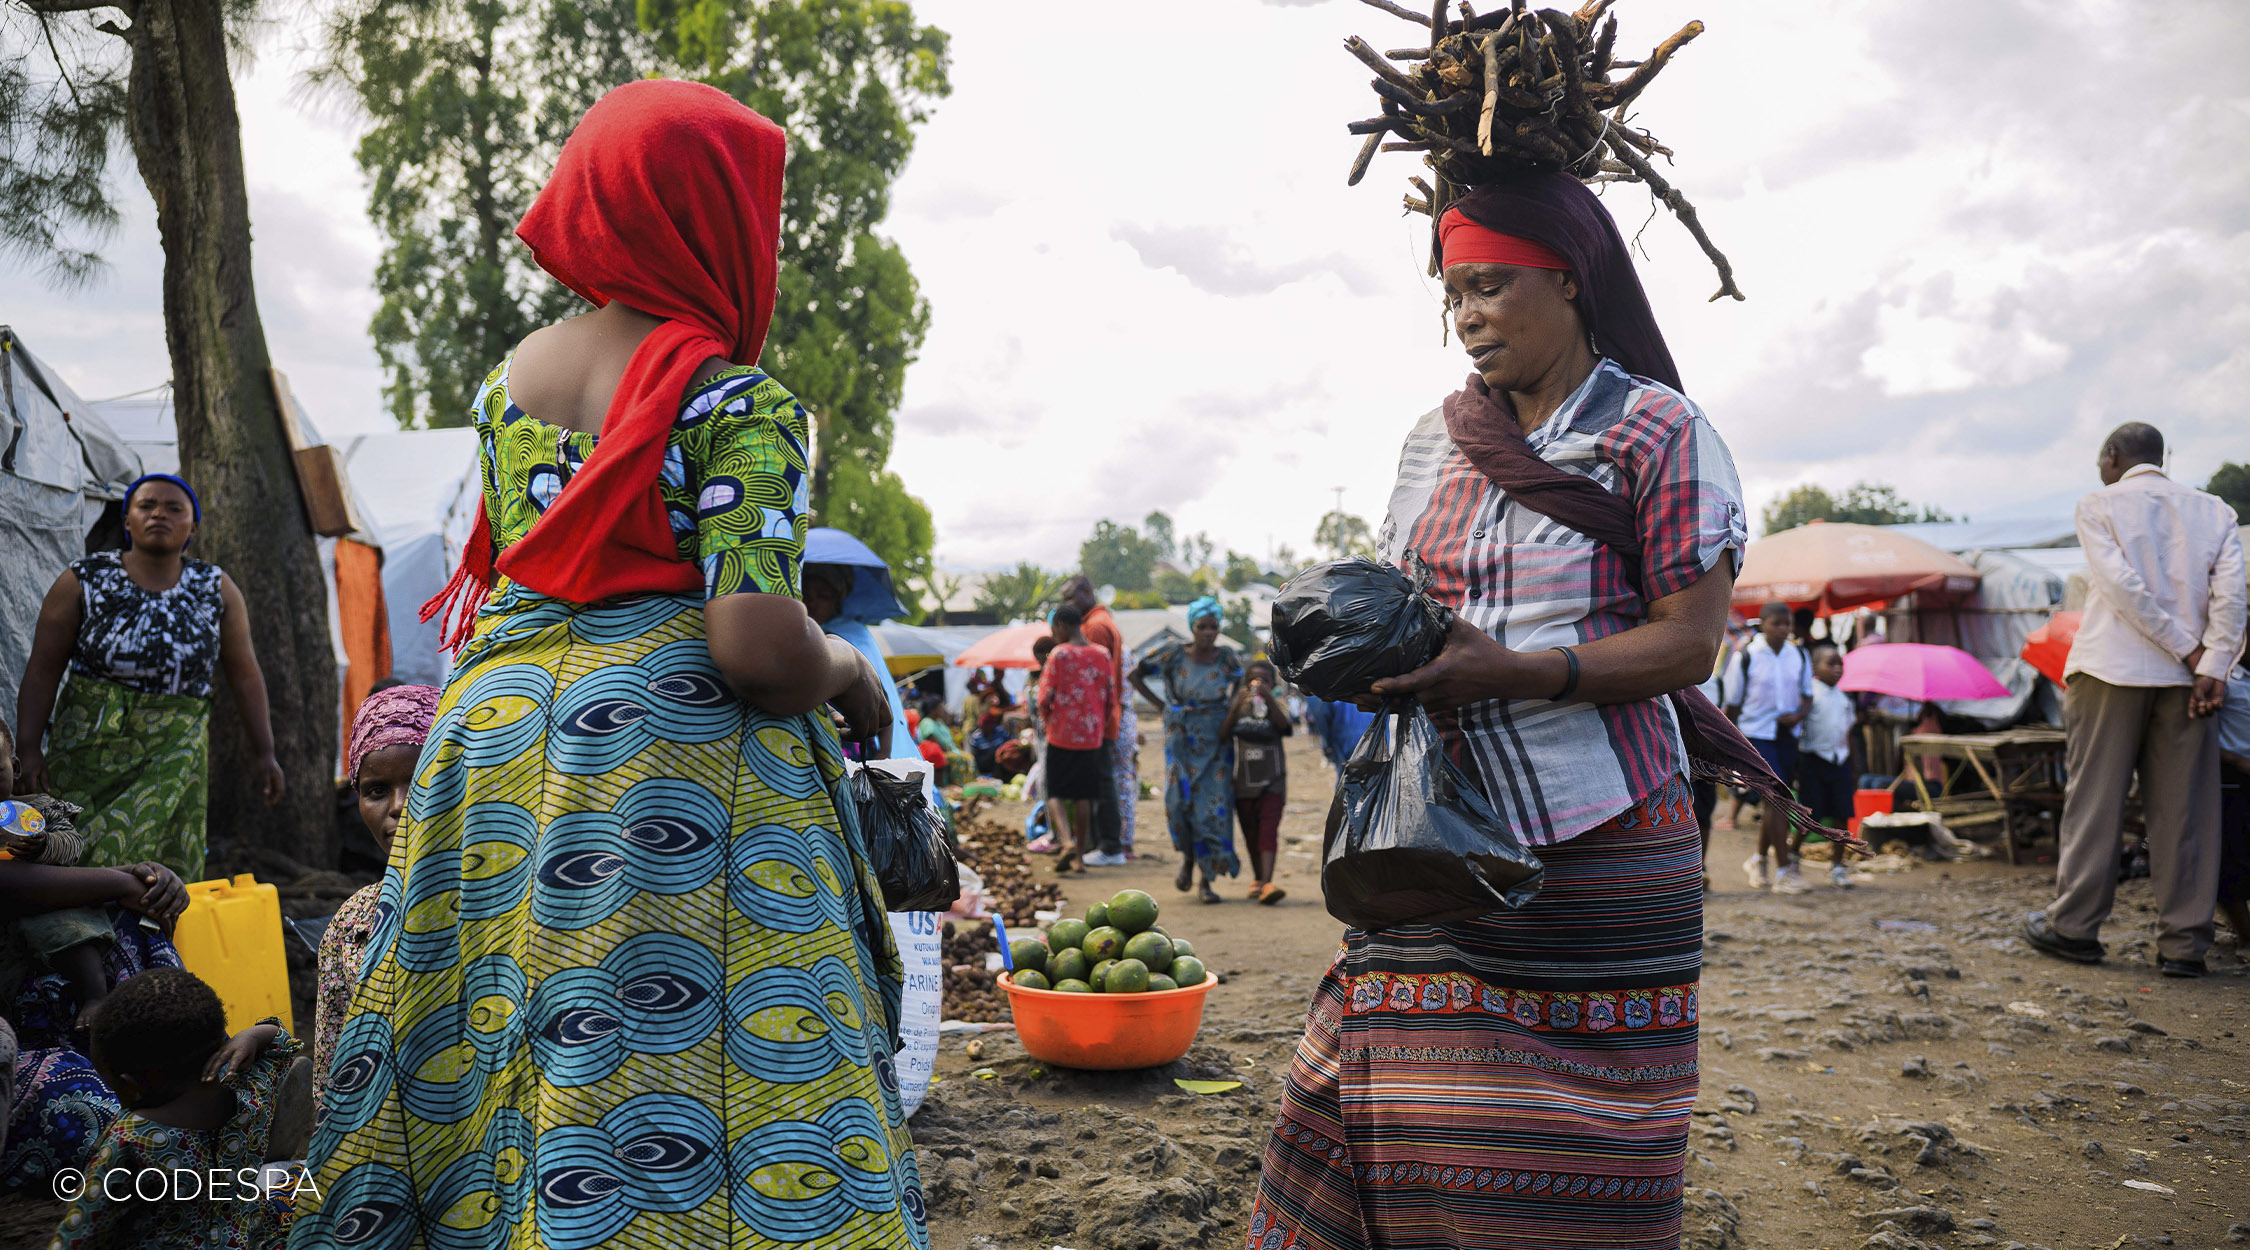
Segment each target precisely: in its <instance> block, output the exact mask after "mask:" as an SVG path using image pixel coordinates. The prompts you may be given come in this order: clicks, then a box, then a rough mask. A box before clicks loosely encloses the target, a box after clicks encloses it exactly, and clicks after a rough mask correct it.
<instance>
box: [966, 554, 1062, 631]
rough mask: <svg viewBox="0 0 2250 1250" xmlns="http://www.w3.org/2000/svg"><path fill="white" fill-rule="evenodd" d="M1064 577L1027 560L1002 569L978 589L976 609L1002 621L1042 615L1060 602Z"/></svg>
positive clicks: (1029, 618) (1026, 619)
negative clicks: (1005, 570) (1010, 567)
mask: <svg viewBox="0 0 2250 1250" xmlns="http://www.w3.org/2000/svg"><path fill="white" fill-rule="evenodd" d="M1062 584H1063V579H1062V578H1061V577H1060V576H1058V575H1056V574H1054V573H1050V572H1048V571H1047V570H1045V569H1043V568H1040V567H1039V566H1038V565H1036V564H1033V563H1031V562H1030V561H1028V560H1027V561H1024V562H1023V563H1020V564H1018V565H1016V567H1014V568H1012V569H1010V570H1008V571H1007V572H1005V573H993V574H991V575H989V576H987V577H986V578H985V579H984V585H983V586H982V587H980V588H979V589H978V591H977V611H979V612H990V613H992V614H993V615H994V616H996V617H998V618H999V619H1000V620H1002V621H1003V622H1005V621H1029V620H1038V619H1040V618H1042V617H1044V616H1045V615H1046V614H1047V612H1048V611H1049V610H1050V609H1052V608H1053V607H1054V606H1055V605H1056V604H1058V603H1060V602H1062Z"/></svg>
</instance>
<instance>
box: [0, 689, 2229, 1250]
mask: <svg viewBox="0 0 2250 1250" xmlns="http://www.w3.org/2000/svg"><path fill="white" fill-rule="evenodd" d="M1153 729H1154V726H1153V725H1149V726H1147V727H1146V731H1148V732H1153ZM1162 761H1163V755H1162V748H1161V745H1160V744H1159V743H1157V742H1154V741H1152V742H1150V743H1149V744H1148V746H1147V749H1146V750H1145V751H1144V754H1143V760H1142V776H1143V778H1144V779H1148V780H1151V781H1155V780H1157V779H1158V778H1160V776H1161V772H1162V768H1163V762H1162ZM1290 770H1291V779H1292V794H1291V803H1290V806H1289V811H1288V817H1287V820H1286V822H1285V823H1284V825H1283V836H1284V838H1285V844H1284V854H1283V856H1282V860H1281V869H1280V874H1279V879H1280V882H1281V884H1283V885H1284V886H1286V887H1287V888H1288V890H1289V891H1290V896H1289V898H1288V899H1287V901H1285V902H1283V903H1281V904H1279V905H1278V906H1274V907H1261V906H1257V905H1255V904H1252V903H1249V902H1246V901H1244V900H1243V898H1242V897H1241V896H1242V892H1243V887H1244V884H1245V883H1246V882H1232V883H1229V884H1228V886H1227V888H1226V889H1225V890H1224V891H1223V892H1224V893H1225V894H1226V895H1227V896H1228V899H1227V901H1226V902H1225V903H1223V904H1221V905H1219V906H1204V905H1202V904H1199V903H1196V902H1193V901H1192V900H1191V899H1190V898H1189V896H1186V895H1182V894H1178V893H1175V892H1174V891H1173V889H1172V885H1171V874H1172V871H1173V869H1174V868H1175V867H1176V866H1177V861H1176V860H1175V859H1173V858H1172V854H1171V848H1170V847H1169V845H1168V839H1167V838H1166V836H1165V833H1164V807H1163V803H1162V802H1161V801H1160V800H1150V801H1147V802H1143V803H1142V804H1141V805H1140V809H1139V814H1138V820H1139V827H1140V831H1141V833H1140V839H1139V841H1140V846H1141V847H1143V848H1145V849H1147V850H1148V851H1150V852H1151V853H1152V854H1151V855H1150V857H1149V858H1148V859H1145V860H1143V861H1140V862H1137V863H1134V864H1131V865H1128V866H1126V867H1123V868H1109V869H1095V870H1093V871H1092V872H1091V873H1090V874H1089V875H1087V876H1085V877H1079V878H1072V879H1070V880H1069V882H1068V884H1067V885H1066V887H1065V888H1066V891H1067V893H1068V895H1069V903H1068V905H1067V908H1068V911H1069V912H1070V914H1074V915H1075V914H1079V913H1080V912H1082V911H1083V909H1084V907H1085V905H1086V904H1087V903H1089V902H1092V901H1095V900H1097V899H1105V898H1107V897H1109V895H1110V894H1112V893H1114V892H1115V891H1117V890H1120V889H1124V888H1126V887H1128V886H1130V887H1137V888H1140V889H1145V890H1147V891H1149V892H1150V893H1151V894H1154V895H1155V896H1156V897H1157V898H1158V900H1159V901H1160V902H1161V903H1162V905H1163V907H1164V914H1163V923H1164V925H1165V927H1166V928H1167V929H1168V930H1169V931H1170V932H1172V933H1173V934H1174V935H1176V936H1180V937H1187V938H1190V939H1192V940H1193V941H1194V942H1195V943H1196V946H1197V948H1198V950H1199V952H1200V953H1201V954H1202V955H1203V957H1204V958H1205V960H1206V962H1207V963H1209V964H1210V966H1211V967H1212V968H1213V969H1215V970H1217V971H1218V972H1219V973H1220V974H1221V975H1222V976H1223V977H1224V983H1223V984H1221V985H1219V986H1218V987H1217V988H1215V989H1214V990H1213V991H1212V992H1211V995H1210V998H1209V1001H1208V1005H1207V1009H1206V1012H1205V1015H1204V1020H1203V1028H1202V1033H1201V1035H1200V1036H1199V1037H1198V1039H1197V1045H1196V1047H1195V1048H1194V1049H1193V1050H1191V1051H1190V1052H1189V1053H1188V1055H1187V1057H1186V1058H1184V1059H1183V1060H1181V1061H1180V1062H1179V1063H1176V1064H1173V1065H1171V1066H1170V1067H1168V1068H1163V1069H1157V1070H1153V1071H1147V1072H1133V1073H1086V1072H1072V1071H1064V1070H1057V1069H1052V1068H1049V1067H1047V1066H1046V1065H1044V1064H1040V1063H1037V1062H1035V1061H1033V1060H1031V1059H1029V1058H1028V1057H1026V1056H1025V1055H1024V1054H1023V1052H1022V1050H1021V1048H1020V1047H1018V1046H1017V1045H1016V1043H1015V1041H1014V1036H1013V1034H1011V1033H988V1034H983V1035H981V1036H980V1037H977V1038H974V1039H971V1038H966V1037H962V1036H959V1035H952V1036H948V1038H947V1039H946V1041H945V1043H944V1047H943V1052H942V1054H941V1055H940V1058H939V1062H938V1073H939V1081H938V1084H937V1085H936V1086H935V1087H934V1088H933V1089H932V1090H931V1091H930V1097H929V1101H928V1102H927V1104H925V1106H924V1107H923V1109H922V1110H921V1112H920V1113H919V1114H918V1115H916V1116H915V1118H914V1120H913V1124H912V1127H913V1132H914V1138H915V1142H916V1144H917V1147H918V1149H919V1155H920V1162H921V1169H922V1177H923V1181H924V1185H925V1188H926V1191H927V1195H928V1199H929V1204H930V1222H931V1229H932V1240H933V1244H934V1246H935V1247H936V1250H1051V1248H1052V1247H1056V1246H1061V1247H1067V1248H1069V1250H1191V1248H1200V1247H1235V1246H1240V1245H1241V1244H1242V1238H1243V1229H1244V1227H1245V1225H1246V1223H1247V1221H1248V1218H1249V1210H1250V1201H1251V1198H1252V1195H1253V1193H1254V1191H1255V1187H1256V1184H1257V1175H1258V1158H1259V1153H1260V1151H1261V1150H1262V1149H1263V1148H1264V1145H1265V1139H1266V1134H1267V1131H1268V1129H1269V1128H1270V1126H1271V1124H1272V1122H1273V1118H1274V1113H1275V1109H1276V1107H1277V1105H1278V1103H1279V1100H1280V1093H1281V1087H1280V1083H1281V1080H1282V1078H1283V1076H1284V1074H1285V1072H1286V1069H1287V1067H1288V1063H1289V1057H1290V1054H1291V1052H1292V1050H1293V1049H1294V1047H1295V1045H1296V1041H1297V1037H1298V1034H1299V1032H1300V1030H1301V1028H1302V1025H1303V1019H1304V1011H1305V1006H1306V1004H1307V1002H1308V1001H1309V1000H1310V998H1311V995H1312V990H1313V986H1314V985H1315V983H1316V982H1317V981H1318V979H1319V977H1320V975H1321V973H1322V972H1323V971H1324V970H1325V969H1326V967H1327V965H1328V963H1329V960H1330V959H1331V957H1332V956H1333V955H1334V953H1335V950H1336V945H1337V939H1338V937H1339V936H1340V935H1341V933H1342V926H1341V925H1339V924H1338V923H1337V922H1336V921H1335V920H1333V919H1331V918H1330V917H1329V915H1328V914H1327V912H1325V911H1324V910H1322V908H1321V905H1320V890H1319V877H1318V868H1317V861H1316V859H1315V852H1316V851H1317V850H1318V847H1319V842H1320V828H1321V821H1322V817H1323V815H1324V813H1325V811H1326V805H1327V800H1328V795H1329V791H1330V784H1331V782H1330V773H1329V772H1328V769H1327V768H1326V766H1325V765H1324V764H1323V763H1322V762H1321V761H1320V759H1319V757H1318V754H1317V753H1316V752H1315V751H1314V749H1313V748H1312V746H1311V744H1310V743H1309V742H1307V741H1305V740H1303V739H1296V740H1293V742H1292V746H1291V758H1290ZM994 814H995V815H996V816H999V817H1001V818H1010V817H1012V818H1013V819H1016V820H1020V819H1021V818H1022V809H1021V808H1020V807H1010V806H1007V805H1002V807H1000V808H999V809H997V810H996V811H995V813H994ZM1724 815H1725V806H1724V805H1722V807H1721V816H1722V818H1723V817H1724ZM1750 846H1751V838H1750V835H1748V834H1745V833H1738V832H1735V831H1733V830H1731V829H1729V828H1724V827H1722V828H1721V830H1720V831H1719V833H1718V835H1717V837H1716V839H1715V842H1714V845H1713V848H1712V853H1711V863H1712V865H1713V871H1712V874H1711V876H1712V882H1713V884H1714V886H1715V887H1716V890H1715V892H1714V893H1713V894H1712V895H1711V896H1710V897H1709V900H1708V904H1707V925H1708V938H1709V944H1708V947H1707V949H1706V956H1705V964H1704V972H1703V992H1702V1010H1703V1096H1702V1098H1701V1100H1700V1101H1699V1103H1698V1105H1697V1108H1696V1115H1695V1127H1694V1130H1693V1136H1692V1145H1693V1150H1694V1154H1693V1158H1692V1159H1691V1160H1690V1163H1689V1171H1688V1176H1689V1181H1690V1183H1691V1185H1692V1186H1693V1187H1694V1188H1693V1189H1691V1191H1690V1198H1689V1205H1688V1211H1689V1216H1688V1237H1687V1242H1686V1244H1687V1246H1688V1247H1690V1248H1691V1250H1739V1248H1755V1250H1766V1248H1769V1247H1770V1248H1773V1250H1800V1248H1805V1247H1828V1248H1837V1250H1842V1248H1844V1247H1867V1248H1870V1250H1916V1248H1918V1247H1969V1246H1992V1247H2019V1248H2021V1247H2044V1248H2047V1250H2120V1248H2122V1247H2127V1246H2173V1245H2176V1246H2182V1247H2213V1246H2222V1245H2227V1244H2230V1243H2234V1242H2245V1241H2250V1167H2246V1164H2250V1105H2246V1102H2250V1068H2246V1066H2245V1064H2244V1057H2245V1054H2246V1052H2250V1043H2246V1042H2245V1040H2244V1039H2243V1037H2241V1036H2238V1035H2240V1034H2243V1033H2246V1032H2250V1011H2246V1004H2245V990H2246V989H2250V967H2246V966H2245V964H2244V962H2243V959H2242V953H2243V952H2242V951H2241V950H2240V949H2239V948H2238V947H2237V945H2236V943H2235V940H2234V938H2233V937H2232V935H2223V936H2222V938H2221V941H2220V945H2219V948H2218V949H2217V950H2216V951H2214V952H2213V954H2212V959H2211V963H2212V968H2213V972H2214V974H2215V975H2213V976H2212V977H2210V978H2208V979H2206V980H2202V981H2195V982H2178V981H2165V980H2162V979H2160V978H2158V977H2157V976H2156V975H2155V970H2154V967H2153V966H2152V965H2151V964H2150V963H2149V962H2148V961H2149V960H2150V958H2151V954H2150V949H2149V945H2148V940H2147V936H2146V934H2147V929H2148V925H2149V923H2150V920H2151V917H2152V911H2151V909H2150V907H2149V904H2148V889H2147V884H2146V882H2130V883H2127V884H2126V885H2125V886H2124V887H2123V889H2122V891H2121V897H2120V906H2119V916H2118V920H2117V921H2116V922H2115V923H2114V924H2113V928H2112V931H2111V932H2110V934H2109V935H2108V937H2109V941H2110V946H2111V951H2112V956H2111V959H2110V962H2109V963H2107V964H2105V965H2103V966H2100V967H2095V968H2083V967H2079V966H2077V965H2074V964H2066V963H2062V962H2059V961H2056V960H2053V959H2049V958H2046V957H2044V956H2041V955H2038V954H2036V953H2034V952H2033V951H2031V950H2030V949H2029V948H2028V947H2026V946H2025V945H2024V944H2023V942H2022V941H2021V939H2020V938H2018V937H2016V936H2014V935H2015V931H2016V930H2015V926H2016V921H2017V918H2018V917H2019V916H2020V915H2021V914H2022V912H2023V911H2024V910H2025V909H2027V908H2029V907H2033V906H2036V905H2038V904H2039V903H2041V902H2042V901H2044V898H2045V889H2046V887H2047V885H2048V884H2049V883H2050V882H2051V880H2052V870H2051V868H2050V867H2048V866H2046V865H2034V864H2030V863H2027V864H2025V865H2023V866H2020V867H2014V868H2011V867H2008V866H2007V865H2005V864H2004V863H1997V862H1989V861H1987V862H1975V863H1966V864H1959V865H1950V866H1937V865H1921V866H1919V867H1916V868H1913V869H1911V870H1908V871H1904V872H1898V873H1893V874H1885V875H1878V876H1875V877H1874V878H1873V879H1871V880H1868V881H1866V882H1865V883H1863V884H1861V885H1858V886H1856V887H1855V888H1853V889H1850V890H1845V891H1838V890H1833V889H1830V888H1829V887H1828V886H1827V885H1826V883H1825V879H1824V876H1825V874H1822V873H1814V874H1810V875H1811V876H1812V877H1813V879H1814V880H1816V881H1820V882H1821V884H1820V885H1819V887H1818V888H1817V889H1816V890H1815V892H1813V893H1811V894H1807V895H1802V896H1798V897H1782V896H1776V895H1772V894H1765V893H1752V892H1750V891H1749V890H1748V889H1747V888H1746V886H1745V883H1744V881H1743V877H1742V873H1741V870H1740V868H1739V867H1738V865H1740V864H1741V862H1742V861H1743V859H1744V858H1745V857H1746V856H1747V855H1748V853H1749V848H1750ZM1159 857H1161V858H1159ZM1041 862H1042V868H1041V870H1042V871H1044V865H1045V862H1046V861H1041ZM1883 922H1891V923H1892V927H1890V928H1884V927H1879V926H1880V925H1882V924H1883ZM1897 922H1908V923H1906V924H1904V925H1903V926H1902V925H1899V924H1898V923H1897ZM1924 926H1927V927H1924ZM970 1040H975V1041H977V1042H979V1044H980V1046H979V1054H978V1056H977V1057H975V1058H971V1057H970V1055H969V1054H968V1053H967V1052H966V1046H967V1043H968V1042H969V1041H970ZM980 1069H981V1070H987V1071H989V1072H991V1073H992V1075H991V1076H990V1077H986V1078H979V1077H976V1076H974V1075H972V1074H973V1073H974V1072H976V1071H978V1070H980ZM1176 1077H1190V1078H1207V1079H1210V1078H1223V1079H1230V1080H1238V1081H1241V1082H1242V1087H1241V1088H1240V1089H1238V1090H1235V1091H1232V1092H1229V1093H1224V1094H1218V1095H1211V1096H1197V1095H1192V1094H1187V1093H1184V1092H1182V1091H1181V1090H1180V1089H1179V1088H1178V1087H1177V1086H1175V1085H1174V1084H1173V1079H1174V1078H1176ZM2133 1182H2139V1183H2143V1184H2154V1185H2160V1186H2163V1187H2164V1188H2165V1190H2169V1191H2170V1192H2162V1191H2156V1190H2147V1189H2140V1188H2135V1187H2133V1186H2132V1184H2131V1183H2133ZM59 1215H60V1206H59V1204H56V1203H53V1202H51V1201H45V1200H41V1199H38V1198H34V1197H32V1196H30V1195H20V1196H8V1197H0V1250H5V1248H9V1247H16V1246H36V1245H42V1244H44V1243H45V1238H46V1235H47V1234H48V1233H49V1232H50V1231H52V1229H53V1227H54V1222H55V1220H56V1219H57V1218H58V1217H59Z"/></svg>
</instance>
